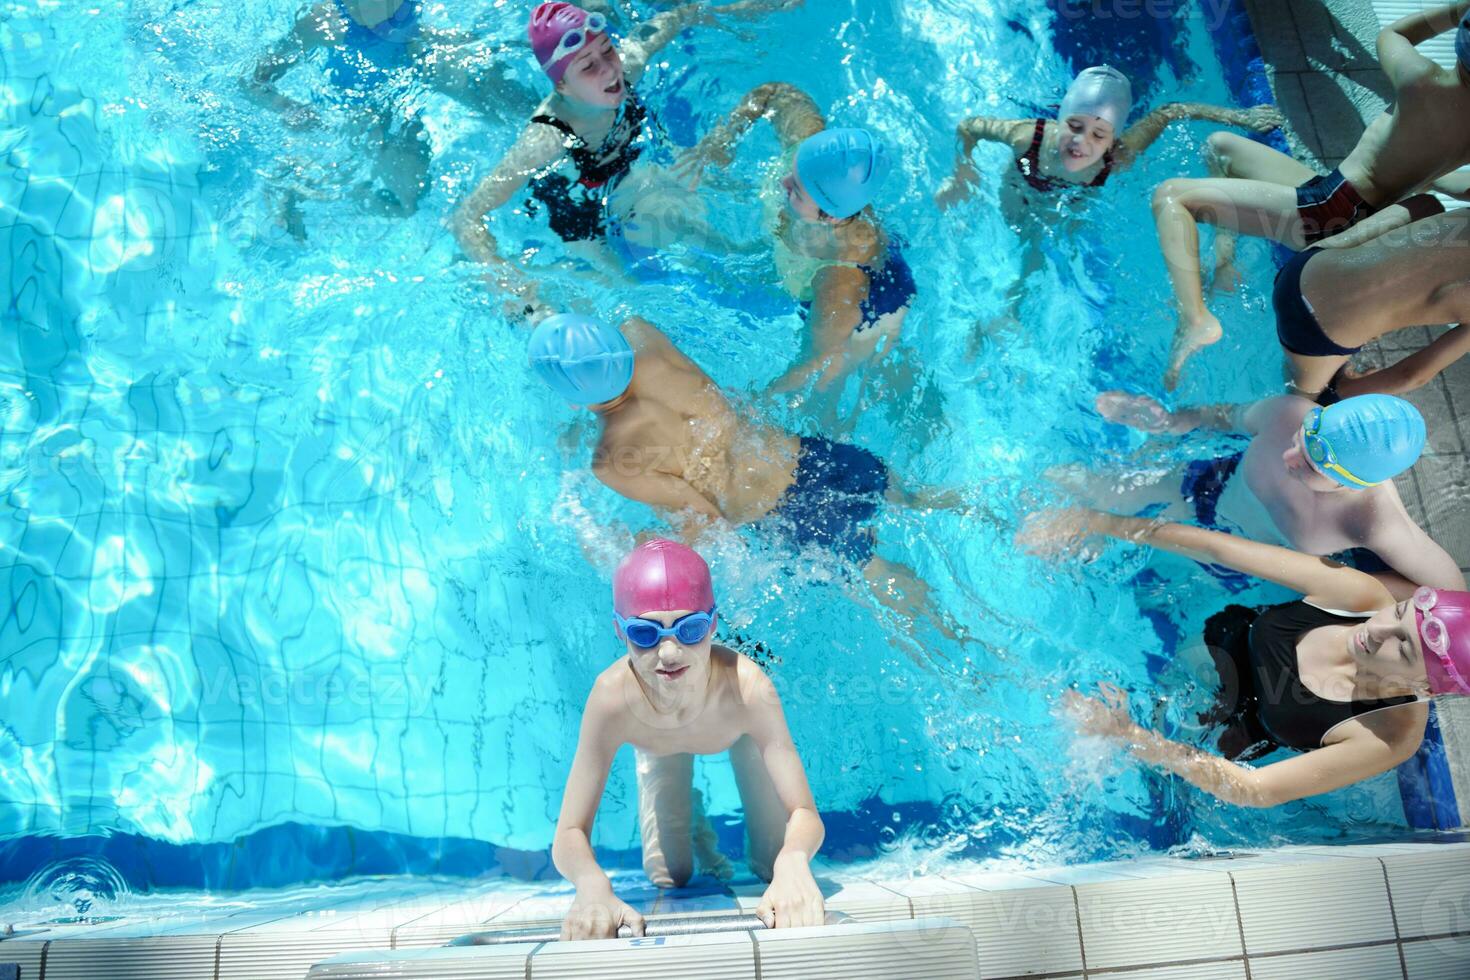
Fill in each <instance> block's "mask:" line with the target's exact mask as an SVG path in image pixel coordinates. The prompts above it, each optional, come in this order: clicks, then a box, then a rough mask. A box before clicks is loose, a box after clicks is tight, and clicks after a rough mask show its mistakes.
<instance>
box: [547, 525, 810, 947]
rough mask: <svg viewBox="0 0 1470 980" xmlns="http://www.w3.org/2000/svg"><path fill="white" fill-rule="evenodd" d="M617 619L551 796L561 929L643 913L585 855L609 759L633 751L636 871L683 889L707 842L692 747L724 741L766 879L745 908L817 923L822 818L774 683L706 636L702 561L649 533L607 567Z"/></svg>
mask: <svg viewBox="0 0 1470 980" xmlns="http://www.w3.org/2000/svg"><path fill="white" fill-rule="evenodd" d="M613 610H614V616H613V619H614V622H615V624H616V626H615V629H616V631H617V634H618V637H619V638H620V639H621V640H622V641H623V643H624V646H625V647H626V650H627V653H626V655H625V656H623V657H621V658H619V659H618V660H617V662H616V663H614V664H613V665H612V666H611V667H608V668H607V669H606V670H604V671H603V672H602V673H601V674H600V675H598V678H597V680H596V681H595V682H594V683H593V685H592V693H591V694H589V695H588V697H587V706H586V708H585V709H584V710H583V713H582V727H581V731H580V733H579V734H578V737H577V754H576V757H575V758H574V759H573V760H572V768H571V772H570V773H569V774H568V776H567V785H566V790H565V792H564V793H563V794H562V804H561V814H560V816H559V817H558V818H557V823H556V838H555V840H554V842H553V844H552V849H551V857H552V860H553V861H554V862H555V864H556V869H557V870H558V871H560V872H561V873H562V876H563V877H565V878H566V879H567V880H568V881H570V882H572V884H573V885H575V886H576V889H577V896H576V899H575V901H574V902H573V904H572V908H571V910H570V911H569V912H568V913H567V916H566V919H565V920H564V921H563V923H562V939H603V938H611V937H614V936H616V935H617V934H618V927H619V926H624V925H626V926H628V927H630V928H631V929H632V931H633V933H634V934H635V935H642V933H643V917H642V916H641V915H639V913H638V912H637V911H636V910H635V909H633V908H632V906H630V905H628V904H627V903H626V902H624V901H622V900H621V899H619V898H618V897H617V896H616V895H615V894H613V890H612V885H611V883H610V882H609V881H608V877H607V875H606V874H605V873H604V872H603V870H602V869H601V868H600V867H599V866H598V864H597V859H596V857H595V856H594V855H593V853H592V843H591V832H592V822H593V820H594V818H595V817H596V816H597V807H598V803H599V802H600V800H601V797H602V792H603V788H604V787H605V786H606V784H607V774H608V770H609V769H610V768H611V766H612V761H613V757H614V756H615V755H616V754H617V751H618V749H620V748H621V747H622V746H624V745H632V746H633V750H634V753H635V758H636V760H637V773H638V816H639V828H640V830H641V832H642V837H643V869H644V871H645V873H646V874H647V875H648V878H649V880H650V881H652V882H653V883H654V884H655V885H656V886H658V887H660V888H678V887H682V886H683V885H684V884H685V883H686V882H688V880H689V879H690V878H691V877H692V876H693V874H694V872H695V864H696V858H699V859H700V863H702V864H710V863H712V864H714V865H715V867H716V868H722V861H723V859H720V858H719V857H718V855H717V854H713V853H697V852H709V851H711V850H712V848H711V846H710V844H709V843H708V840H707V837H708V833H709V832H708V830H707V829H706V821H705V816H704V812H703V803H702V800H701V799H700V795H699V792H698V791H697V790H695V789H694V788H693V785H692V782H693V774H694V756H696V755H716V754H718V753H721V752H725V751H728V752H729V753H730V764H731V766H732V767H733V768H734V770H735V784H736V786H737V788H738V789H739V792H740V802H741V805H742V808H743V809H744V811H745V827H746V836H747V842H748V845H747V848H746V853H747V854H748V855H749V863H750V867H751V870H752V871H753V872H754V873H755V874H756V875H757V877H759V878H761V879H762V880H763V881H766V882H769V887H768V888H767V889H766V892H765V894H764V895H763V896H762V897H761V900H760V904H759V905H758V906H757V908H756V914H757V915H758V916H759V917H760V918H761V919H762V921H764V922H765V924H766V925H767V926H770V927H772V928H776V929H784V928H793V927H798V926H819V925H821V924H822V923H823V921H824V916H823V902H822V893H821V891H820V890H819V889H818V888H817V883H816V881H815V880H814V879H813V878H812V872H811V860H812V857H813V856H814V855H815V854H816V853H817V850H818V849H819V848H820V847H821V846H822V838H823V836H824V834H825V831H824V829H823V827H822V818H821V817H820V816H818V815H817V807H816V803H815V801H814V800H813V799H812V791H811V787H810V786H809V785H808V784H807V778H806V770H805V768H804V767H803V766H802V764H801V756H800V755H798V753H797V751H796V745H795V744H794V743H793V742H792V740H791V732H790V731H789V730H788V729H787V727H786V716H785V713H784V712H783V711H782V708H781V698H780V695H779V694H777V692H776V688H775V686H774V685H773V684H772V683H771V681H770V678H768V677H767V676H766V675H765V674H764V673H762V671H761V669H760V668H759V667H757V666H756V665H755V664H754V663H753V662H752V661H751V660H749V659H748V658H746V657H743V656H741V655H740V654H738V653H735V652H734V651H732V650H730V649H727V648H726V647H723V646H718V645H716V644H714V643H713V642H712V641H713V638H714V633H715V625H716V623H717V622H718V615H719V614H718V612H717V610H716V608H715V597H714V588H713V586H712V584H711V582H710V573H709V566H708V565H706V564H705V562H704V559H703V558H701V557H700V556H699V555H698V554H697V553H695V552H694V551H692V550H691V549H689V548H687V547H685V546H683V545H681V544H676V543H675V542H673V541H666V540H662V539H656V540H653V541H648V542H646V543H644V544H642V545H639V546H638V547H637V548H636V549H634V551H633V552H632V553H631V554H630V555H628V556H627V558H625V559H624V560H623V562H622V564H621V565H619V566H618V570H617V573H616V574H615V575H614V576H613Z"/></svg>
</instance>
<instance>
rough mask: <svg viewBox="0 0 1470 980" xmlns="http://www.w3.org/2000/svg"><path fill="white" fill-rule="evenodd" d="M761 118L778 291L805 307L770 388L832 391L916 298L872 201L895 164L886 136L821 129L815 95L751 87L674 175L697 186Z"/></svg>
mask: <svg viewBox="0 0 1470 980" xmlns="http://www.w3.org/2000/svg"><path fill="white" fill-rule="evenodd" d="M759 119H769V120H770V121H771V126H772V128H773V129H774V130H775V132H776V136H777V138H778V139H779V140H780V141H781V147H782V152H783V157H782V162H781V166H780V168H779V172H780V174H781V193H780V194H779V195H776V194H768V195H767V196H766V201H767V203H768V204H776V202H777V201H779V205H777V206H773V207H768V209H767V211H768V216H767V217H768V223H769V225H770V228H771V234H772V236H773V237H774V239H775V258H776V270H777V273H778V274H779V275H780V278H781V282H782V285H783V286H785V288H786V290H787V292H789V293H790V294H791V295H792V296H793V297H795V298H796V299H797V300H798V301H799V302H800V303H801V304H802V305H803V306H804V307H805V308H806V310H807V324H808V326H809V328H810V330H809V333H808V335H807V342H806V344H805V347H806V350H805V352H804V353H803V354H802V356H801V358H800V359H799V360H798V361H797V362H796V363H795V364H794V365H792V366H791V367H790V368H789V369H788V370H787V371H786V372H785V373H784V374H782V375H781V376H780V377H779V378H777V379H776V381H775V382H774V383H773V384H772V385H771V390H772V391H776V392H785V391H791V390H793V389H796V388H799V387H802V386H804V385H806V384H809V383H812V382H815V385H816V388H817V390H818V391H826V390H828V389H831V388H833V387H834V386H836V385H837V384H838V382H840V381H841V380H842V379H843V378H845V377H846V376H847V375H848V374H849V373H850V372H852V371H853V370H855V369H856V368H857V367H859V366H860V365H863V364H864V363H865V362H866V361H867V360H868V359H869V358H870V357H872V355H873V353H874V351H875V350H876V349H877V348H878V345H879V343H880V342H881V341H885V340H886V341H887V342H888V343H889V344H891V343H892V342H893V339H894V338H896V337H897V335H898V332H899V330H900V329H901V328H902V326H903V322H904V318H905V317H906V316H907V315H908V311H909V306H910V305H911V304H912V302H913V300H914V297H915V296H916V295H917V293H918V286H917V285H916V284H915V281H914V275H913V272H912V270H910V269H909V265H908V262H907V261H905V259H904V256H903V248H902V245H901V243H900V242H899V240H898V238H897V237H895V236H893V235H891V234H890V233H889V232H887V231H886V230H884V228H883V225H882V223H881V222H880V221H879V220H878V216H877V215H876V213H874V211H873V209H872V207H871V204H872V202H873V200H874V199H875V198H876V197H877V195H878V191H879V189H880V188H881V187H882V184H883V181H884V178H886V177H887V176H888V172H889V170H890V169H891V168H892V161H891V158H890V156H889V153H888V149H887V147H886V145H885V144H884V142H883V140H882V139H881V138H880V137H878V136H876V135H874V134H873V133H870V132H868V131H867V130H865V129H828V128H827V121H826V119H824V118H823V117H822V112H821V110H820V109H818V108H817V104H816V102H815V101H813V100H812V97H811V96H809V95H807V94H806V93H805V92H803V91H801V90H800V89H798V88H796V87H795V86H792V85H787V84H785V83H783V82H770V83H767V84H765V85H760V86H758V87H756V88H755V89H752V90H751V91H750V92H749V93H748V94H747V95H746V96H745V98H744V99H742V100H741V102H740V104H739V105H738V106H736V107H735V109H734V111H732V112H731V113H730V115H729V117H728V118H726V119H725V120H724V121H723V122H721V123H720V124H719V125H717V126H715V127H714V128H713V129H711V130H710V132H709V134H708V135H706V136H705V137H704V139H702V140H700V142H699V145H698V146H696V147H694V148H693V149H692V150H690V151H689V152H688V153H687V154H686V155H685V156H684V158H683V159H682V160H680V162H679V164H678V166H677V168H676V169H678V170H679V171H680V172H682V173H683V175H684V176H685V178H686V179H688V180H689V181H690V183H691V185H695V186H697V184H698V182H699V179H700V176H701V174H702V173H703V171H704V169H705V168H706V167H707V166H709V165H711V164H714V165H718V166H727V165H728V164H729V163H730V160H731V154H732V152H733V150H734V147H735V144H736V143H737V142H738V141H739V139H740V138H741V136H743V135H744V134H745V132H746V131H747V130H748V129H750V127H751V126H752V125H754V124H755V122H756V121H757V120H759Z"/></svg>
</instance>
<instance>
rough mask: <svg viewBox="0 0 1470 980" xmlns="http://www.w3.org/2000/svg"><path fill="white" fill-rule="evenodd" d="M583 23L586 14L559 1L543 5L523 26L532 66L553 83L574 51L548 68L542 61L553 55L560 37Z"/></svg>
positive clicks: (565, 69)
mask: <svg viewBox="0 0 1470 980" xmlns="http://www.w3.org/2000/svg"><path fill="white" fill-rule="evenodd" d="M585 23H587V11H585V10H583V9H582V8H581V7H578V6H577V5H576V4H572V3H563V2H561V0H556V2H554V3H543V4H542V5H541V6H539V7H537V8H536V9H535V10H534V11H532V12H531V23H530V24H529V25H528V26H527V27H526V33H527V34H529V35H530V37H531V50H532V52H534V53H535V55H536V63H537V64H539V65H540V66H541V70H542V71H544V72H546V75H547V77H548V78H550V79H551V80H552V81H553V82H559V81H561V78H562V76H563V75H565V74H566V73H567V66H568V65H570V64H571V63H572V59H573V58H575V57H576V56H577V54H578V52H573V53H572V54H569V55H567V56H566V57H564V58H562V59H560V60H559V61H556V62H554V63H552V64H549V65H548V64H547V63H546V59H547V58H550V57H551V56H552V55H553V54H555V53H556V46H557V45H558V44H560V43H561V39H562V35H563V34H565V33H566V32H567V31H571V30H575V29H577V28H578V27H581V26H582V25H583V24H585Z"/></svg>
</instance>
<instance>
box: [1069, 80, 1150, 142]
mask: <svg viewBox="0 0 1470 980" xmlns="http://www.w3.org/2000/svg"><path fill="white" fill-rule="evenodd" d="M1132 111H1133V85H1132V84H1131V83H1129V81H1128V76H1127V75H1125V74H1123V73H1122V72H1120V71H1119V70H1118V69H1116V68H1111V67H1109V66H1107V65H1099V66H1097V67H1096V68H1084V69H1083V70H1082V71H1081V72H1080V73H1079V74H1078V75H1077V77H1076V78H1075V79H1074V80H1073V81H1072V85H1071V87H1070V88H1068V89H1067V94H1066V96H1065V97H1064V98H1063V99H1062V112H1061V116H1060V117H1059V118H1061V119H1066V118H1067V117H1068V116H1096V117H1097V118H1099V119H1103V120H1106V121H1107V122H1109V123H1112V125H1113V132H1115V133H1121V132H1122V130H1123V124H1124V123H1125V122H1127V121H1128V113H1130V112H1132Z"/></svg>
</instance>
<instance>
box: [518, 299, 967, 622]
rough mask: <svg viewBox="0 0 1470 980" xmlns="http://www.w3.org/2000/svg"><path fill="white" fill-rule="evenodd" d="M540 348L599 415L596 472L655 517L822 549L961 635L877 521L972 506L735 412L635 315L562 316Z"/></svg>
mask: <svg viewBox="0 0 1470 980" xmlns="http://www.w3.org/2000/svg"><path fill="white" fill-rule="evenodd" d="M529 346H530V359H531V366H532V368H533V369H534V370H535V372H536V373H537V375H539V376H540V378H541V380H542V381H544V382H546V384H547V385H548V386H550V387H551V388H552V389H553V390H555V391H556V392H557V393H558V394H559V395H561V396H562V397H563V398H565V399H566V400H567V401H568V402H570V403H572V404H573V405H580V406H584V407H586V408H587V409H588V410H590V411H591V412H593V413H594V414H595V415H596V416H597V419H598V423H599V425H600V427H601V432H600V435H599V437H598V443H597V449H596V451H595V455H594V457H593V464H592V472H593V474H594V475H595V476H596V477H597V478H598V479H599V480H601V481H602V482H603V483H604V484H606V485H607V486H608V487H609V488H610V489H612V490H615V491H617V492H618V493H619V494H621V495H622V496H624V497H626V498H628V499H630V500H636V501H639V502H641V503H644V504H647V505H648V506H650V507H652V508H654V509H655V510H657V511H658V512H659V513H660V514H661V515H662V516H664V517H665V518H666V519H667V520H668V521H669V523H670V524H672V525H673V526H675V527H677V528H679V529H680V534H681V536H682V537H684V538H685V539H686V540H689V541H694V540H697V539H698V537H699V536H700V535H701V534H702V533H704V532H705V531H706V530H708V529H710V528H719V529H728V528H730V527H732V526H740V525H747V524H748V525H752V526H754V527H755V528H756V529H757V530H758V531H759V532H762V533H764V534H766V535H769V536H770V537H771V538H772V539H773V540H775V541H778V542H780V543H782V544H784V545H786V546H788V547H789V548H790V549H791V550H792V551H797V550H801V549H808V548H811V549H820V550H822V551H825V552H827V553H828V554H829V555H830V556H831V557H832V558H834V559H836V560H837V562H838V563H839V567H840V568H843V570H844V571H847V572H858V573H859V574H860V576H861V580H862V582H863V583H864V584H865V585H866V586H867V588H868V591H869V594H870V595H871V596H872V597H873V598H874V599H876V600H877V601H878V602H879V603H881V604H882V605H884V606H887V607H888V608H890V609H893V610H894V611H895V612H896V613H898V614H899V615H901V616H903V617H904V618H905V619H907V620H909V621H910V622H913V621H915V620H924V621H927V622H928V623H929V624H930V625H932V626H933V627H934V628H935V629H936V630H938V631H939V632H940V633H941V634H943V635H944V636H946V637H947V638H949V639H958V636H957V634H956V632H955V629H954V628H953V627H952V626H951V624H950V620H949V618H948V617H947V616H946V615H945V614H944V613H942V612H940V611H939V610H937V609H935V607H934V604H933V602H932V601H931V599H930V596H929V588H928V586H927V585H925V584H924V582H923V581H922V580H920V579H919V578H918V576H917V575H916V573H915V572H914V571H913V570H912V569H910V568H908V567H907V566H904V565H901V564H899V563H897V562H891V561H888V560H887V559H884V558H883V557H881V556H880V555H879V554H878V553H877V544H878V542H877V535H876V533H875V531H874V528H873V526H872V524H873V521H874V519H875V518H876V517H877V516H878V514H879V513H880V511H881V510H882V508H883V506H884V504H885V503H897V504H907V505H910V506H918V507H950V508H955V509H960V508H963V507H966V506H967V505H966V504H965V502H964V501H962V500H959V499H958V498H957V497H956V496H955V495H952V494H948V493H945V492H943V491H935V490H908V489H905V488H904V487H903V486H902V485H901V484H900V481H899V479H898V477H897V475H896V474H894V473H892V472H891V471H890V470H889V468H888V466H887V465H886V464H885V463H884V462H883V461H882V460H881V459H879V458H878V457H877V456H875V455H874V454H872V453H871V452H869V451H868V450H866V449H863V448H862V447H860V446H853V445H847V444H843V443H838V442H834V441H832V440H830V439H825V438H822V437H820V436H818V437H805V436H796V435H793V434H791V433H789V432H786V431H784V430H781V429H778V428H775V427H773V426H770V425H768V424H766V423H765V422H764V421H763V420H761V419H760V418H759V417H756V416H753V415H752V414H751V413H750V412H742V411H740V410H738V409H737V407H736V406H735V405H732V404H731V402H730V400H729V399H728V398H726V396H725V394H724V392H722V391H721V390H720V388H719V387H718V386H717V385H716V384H715V382H714V381H713V380H711V379H710V377H709V375H707V374H705V373H704V371H702V370H700V368H699V365H697V364H695V363H694V362H693V361H692V360H690V359H689V358H688V357H687V356H685V354H684V353H683V352H682V351H680V350H679V349H678V348H677V347H675V346H674V344H673V343H672V342H671V341H670V340H669V338H668V337H667V336H665V335H664V334H663V333H662V332H661V331H659V330H658V329H657V328H656V327H655V326H654V325H653V324H651V323H649V322H648V321H646V320H643V319H640V318H638V317H633V318H630V319H628V320H626V321H624V323H623V324H622V327H621V329H619V328H618V327H615V326H613V325H611V324H606V323H601V322H598V321H596V320H592V319H590V318H588V317H582V316H575V315H570V314H558V315H556V316H553V317H549V318H547V319H546V320H544V321H543V322H542V323H540V324H538V325H537V327H536V329H535V331H534V332H533V333H532V335H531V341H530V345H529ZM844 566H845V567H844ZM856 577H857V576H852V578H856Z"/></svg>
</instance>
